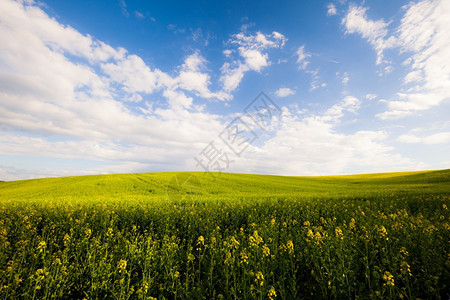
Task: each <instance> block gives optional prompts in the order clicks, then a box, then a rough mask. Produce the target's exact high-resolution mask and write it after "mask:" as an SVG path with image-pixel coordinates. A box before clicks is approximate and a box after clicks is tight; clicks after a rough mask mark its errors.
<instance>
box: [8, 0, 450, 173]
mask: <svg viewBox="0 0 450 300" xmlns="http://www.w3.org/2000/svg"><path fill="white" fill-rule="evenodd" d="M449 20H450V1H447V0H441V1H439V0H436V1H431V0H423V1H411V2H410V1H390V0H383V1H379V0H377V1H375V0H372V1H371V0H366V1H360V2H358V1H345V0H340V1H339V0H338V1H261V0H258V1H219V2H217V1H212V2H211V1H206V0H205V1H195V2H194V1H185V0H183V1H137V0H133V1H132V0H115V1H113V0H111V1H106V0H105V1H89V0H82V1H60V0H48V1H47V0H44V1H32V0H21V1H13V0H0V41H1V42H0V180H16V179H27V178H37V177H49V176H66V175H83V174H104V173H128V172H159V171H188V170H190V171H203V170H204V169H205V168H206V169H208V170H213V171H214V170H216V171H217V170H221V171H224V172H245V173H261V174H285V175H325V174H349V173H368V172H382V171H401V170H423V169H443V168H449V167H450V155H449V153H450V117H449V116H450V101H449V100H450V22H449ZM261 92H264V93H265V95H266V96H267V97H265V96H264V94H260V93H261ZM258 95H260V96H261V97H263V100H261V99H260V98H257V96H258ZM255 98H256V100H257V101H262V102H253V104H255V103H256V104H257V105H253V104H252V105H250V106H249V104H251V103H252V101H253V100H254V99H255ZM258 103H259V104H260V103H265V104H266V106H261V105H259V104H258ZM249 107H250V110H252V109H253V110H254V111H253V112H256V115H258V113H259V115H260V116H264V118H265V122H266V123H264V124H265V125H264V126H262V127H261V126H259V127H258V126H257V125H258V124H256V122H253V121H255V120H256V119H254V118H252V114H248V109H249ZM253 116H255V115H253ZM236 124H239V126H237V125H236ZM233 126H234V127H233ZM239 128H240V129H239ZM234 129H236V130H235V131H233V130H234ZM233 132H234V136H233ZM238 133H239V134H241V133H243V135H241V136H239V134H238ZM236 141H240V142H239V145H238V147H241V148H240V149H241V150H242V151H235V150H236V149H233V147H234V146H235V145H236ZM233 143H234V144H233Z"/></svg>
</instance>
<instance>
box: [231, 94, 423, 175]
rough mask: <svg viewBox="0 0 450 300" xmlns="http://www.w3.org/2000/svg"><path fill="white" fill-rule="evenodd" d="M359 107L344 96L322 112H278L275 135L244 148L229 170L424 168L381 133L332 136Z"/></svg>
mask: <svg viewBox="0 0 450 300" xmlns="http://www.w3.org/2000/svg"><path fill="white" fill-rule="evenodd" d="M359 106H360V101H359V100H358V99H357V98H355V97H352V96H347V97H345V98H344V99H343V100H342V101H340V102H338V103H336V104H335V105H333V106H332V107H330V108H329V109H327V110H326V111H325V112H324V113H322V114H305V113H304V112H300V113H294V112H293V111H290V110H288V109H287V108H283V111H284V112H283V114H282V120H281V122H280V128H279V129H278V130H276V131H275V136H274V137H273V138H270V139H268V140H267V141H265V142H264V144H263V145H262V146H260V147H251V148H249V150H248V151H247V152H246V153H245V159H242V160H239V161H238V163H239V166H238V167H237V170H234V171H239V172H251V173H254V172H257V173H266V174H285V175H286V174H289V175H298V174H305V175H325V174H344V173H347V174H348V173H361V172H381V171H383V172H385V171H399V170H410V169H416V168H424V167H425V164H423V163H421V162H417V161H414V160H411V159H409V158H406V157H403V156H402V155H400V154H398V153H395V151H394V148H393V147H390V146H387V145H386V144H385V143H383V141H384V140H385V139H386V138H387V137H388V135H387V133H385V132H383V131H356V132H353V133H348V134H342V133H338V132H336V126H339V124H340V123H341V121H342V118H344V116H345V114H344V113H345V112H346V111H348V112H352V113H356V112H357V110H358V108H359Z"/></svg>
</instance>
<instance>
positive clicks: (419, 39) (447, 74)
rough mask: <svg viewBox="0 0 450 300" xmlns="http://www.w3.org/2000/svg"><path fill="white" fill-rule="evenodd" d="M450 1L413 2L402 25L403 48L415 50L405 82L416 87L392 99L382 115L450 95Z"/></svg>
mask: <svg viewBox="0 0 450 300" xmlns="http://www.w3.org/2000/svg"><path fill="white" fill-rule="evenodd" d="M449 19H450V3H449V2H448V1H421V2H418V3H414V4H411V5H409V6H408V7H407V11H406V13H405V15H404V17H403V18H402V21H401V25H400V27H399V28H398V32H399V34H398V44H399V47H400V49H401V51H402V52H405V53H411V54H412V55H411V57H410V58H409V59H408V60H407V62H406V63H405V64H406V65H407V66H409V68H410V72H409V73H408V74H407V75H406V76H405V78H404V82H405V84H414V86H413V89H411V90H409V91H406V92H402V93H399V94H398V98H399V100H393V101H390V102H388V109H389V110H388V111H386V112H384V113H381V114H379V115H378V116H379V117H380V118H381V119H392V118H399V117H402V116H405V115H411V114H413V113H414V112H415V111H421V110H426V109H429V108H430V107H433V106H436V105H439V104H440V103H442V102H443V101H445V100H448V99H450V96H449V95H450V63H449V62H450V23H449V22H448V20H449Z"/></svg>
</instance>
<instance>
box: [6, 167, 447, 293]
mask: <svg viewBox="0 0 450 300" xmlns="http://www.w3.org/2000/svg"><path fill="white" fill-rule="evenodd" d="M212 175H214V176H215V178H212V176H211V174H203V173H146V174H122V175H102V176H80V177H65V178H49V179H37V180H25V181H13V182H0V298H1V299H323V298H338V299H342V298H348V297H350V298H359V299H415V298H422V299H426V298H433V299H449V297H450V286H449V285H450V273H449V272H450V253H449V248H450V245H449V242H450V223H449V222H450V221H449V217H450V214H449V210H448V207H449V206H450V170H442V171H429V172H409V173H385V174H367V175H352V176H327V177H283V176H267V175H246V174H220V175H219V174H212Z"/></svg>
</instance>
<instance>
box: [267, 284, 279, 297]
mask: <svg viewBox="0 0 450 300" xmlns="http://www.w3.org/2000/svg"><path fill="white" fill-rule="evenodd" d="M267 296H268V297H269V299H270V300H273V299H274V298H276V297H277V292H276V291H275V288H274V287H273V286H271V287H270V289H269V292H268V293H267Z"/></svg>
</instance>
